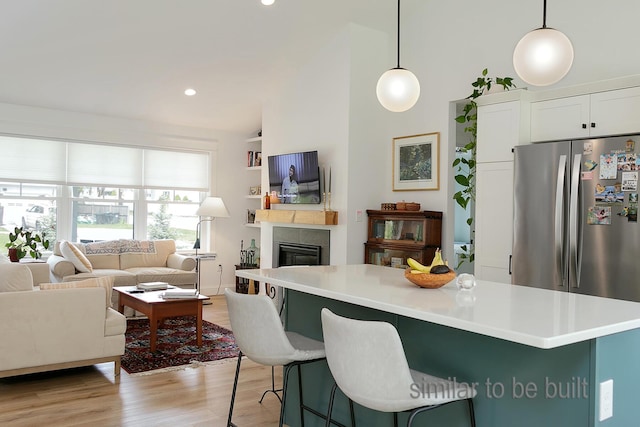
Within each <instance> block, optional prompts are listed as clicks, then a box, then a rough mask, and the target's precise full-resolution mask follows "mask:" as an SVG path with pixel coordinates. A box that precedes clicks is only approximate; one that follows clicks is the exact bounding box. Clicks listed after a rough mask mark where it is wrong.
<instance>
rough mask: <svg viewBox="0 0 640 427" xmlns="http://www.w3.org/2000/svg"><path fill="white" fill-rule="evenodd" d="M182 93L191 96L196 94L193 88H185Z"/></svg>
mask: <svg viewBox="0 0 640 427" xmlns="http://www.w3.org/2000/svg"><path fill="white" fill-rule="evenodd" d="M184 94H185V95H187V96H193V95H195V94H196V90H195V89H187V90H185V91H184Z"/></svg>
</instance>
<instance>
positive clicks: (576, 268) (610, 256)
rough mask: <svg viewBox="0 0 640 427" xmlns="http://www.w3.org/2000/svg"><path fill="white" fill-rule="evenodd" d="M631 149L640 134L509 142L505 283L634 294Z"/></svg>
mask: <svg viewBox="0 0 640 427" xmlns="http://www.w3.org/2000/svg"><path fill="white" fill-rule="evenodd" d="M637 151H640V135H631V136H620V137H611V138H599V139H589V140H575V141H565V142H550V143H538V144H532V145H524V146H517V147H515V150H514V152H515V165H514V241H513V254H512V260H511V262H512V263H511V269H512V276H511V277H512V283H513V284H516V285H526V286H534V287H539V288H546V289H554V290H565V291H569V292H577V293H581V294H588V295H597V296H603V297H609V298H618V299H624V300H631V301H640V224H639V223H638V222H637V206H638V188H637V185H638V175H639V174H640V163H636V157H640V156H636V152H637ZM639 162H640V161H639Z"/></svg>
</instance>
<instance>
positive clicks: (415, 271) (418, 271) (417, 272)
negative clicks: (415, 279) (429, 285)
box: [411, 270, 424, 274]
mask: <svg viewBox="0 0 640 427" xmlns="http://www.w3.org/2000/svg"><path fill="white" fill-rule="evenodd" d="M411 274H424V271H422V270H411Z"/></svg>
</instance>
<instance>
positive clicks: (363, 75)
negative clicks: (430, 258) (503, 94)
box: [262, 0, 640, 262]
mask: <svg viewBox="0 0 640 427" xmlns="http://www.w3.org/2000/svg"><path fill="white" fill-rule="evenodd" d="M402 12H403V15H402V29H401V30H402V38H401V41H402V45H401V64H400V65H401V66H403V67H405V68H408V69H410V70H411V71H413V72H414V73H415V74H416V76H417V77H418V79H419V80H420V83H421V97H420V99H419V100H418V102H417V104H416V105H415V106H414V107H413V108H412V109H411V110H409V111H407V112H405V113H391V112H387V111H385V110H380V109H381V108H382V107H379V105H378V104H377V101H376V99H375V81H376V80H377V77H378V76H380V75H381V74H382V73H383V72H384V71H385V70H386V69H388V68H392V67H393V66H395V58H396V44H395V40H396V38H395V31H396V28H395V17H391V16H390V17H389V19H390V27H389V28H390V29H389V31H390V35H389V37H388V40H387V41H385V40H384V38H381V37H379V36H377V35H376V34H378V33H376V32H374V31H371V32H370V33H369V34H368V35H366V36H367V37H370V39H369V44H368V45H367V44H365V46H364V47H363V46H362V43H357V42H353V46H355V48H354V49H353V50H352V51H351V52H348V53H349V57H345V54H346V53H347V52H346V51H345V47H344V45H342V44H340V43H337V44H336V43H335V42H334V43H333V44H332V45H330V46H328V47H327V48H325V49H323V50H322V51H321V52H319V53H318V54H317V55H316V56H315V58H314V59H313V60H312V61H311V63H310V64H308V65H306V66H304V67H302V68H301V70H300V72H299V74H298V76H297V77H296V78H295V82H294V83H293V84H292V85H291V86H290V87H289V88H287V89H285V90H283V92H282V93H280V94H277V95H276V96H275V97H274V99H273V100H272V102H270V103H268V104H267V105H266V107H265V110H264V116H263V126H264V128H265V129H271V130H272V132H273V133H274V134H277V138H276V139H270V140H269V147H270V150H274V149H275V148H274V147H278V150H279V151H282V152H284V151H290V149H292V148H294V147H296V148H297V147H299V146H304V147H305V148H309V147H310V146H311V147H312V148H314V149H318V150H319V151H320V153H323V154H322V155H323V156H325V159H324V160H325V161H331V162H332V164H333V173H334V176H335V177H336V180H337V181H336V182H338V183H339V184H340V185H339V187H343V186H345V185H346V186H347V188H348V190H347V191H348V192H347V194H336V195H335V200H336V201H335V202H334V203H333V207H334V208H336V209H338V210H339V211H340V215H341V218H340V222H341V225H340V226H339V227H337V228H336V231H337V232H336V233H335V234H337V235H339V236H340V239H341V240H342V243H343V244H344V247H345V248H346V251H347V252H348V254H347V253H340V254H339V257H338V258H336V259H334V258H333V257H332V262H333V261H334V260H335V261H336V262H338V261H339V262H347V261H348V262H361V261H359V260H360V259H362V250H363V249H362V243H363V242H364V240H365V239H364V238H363V237H362V236H363V234H362V232H361V230H360V229H359V228H358V227H357V226H356V227H354V230H355V229H357V230H360V231H358V232H354V233H353V234H352V233H351V232H350V231H349V230H347V231H346V232H345V231H344V230H343V229H342V228H341V227H342V225H343V224H345V221H347V224H351V223H350V221H352V219H353V217H354V215H355V213H354V210H355V209H359V208H360V207H361V206H362V207H364V208H373V209H375V208H378V207H379V206H380V203H382V202H392V201H399V200H403V199H404V200H406V201H415V202H419V203H421V205H422V209H428V210H437V211H443V212H444V224H443V226H444V232H443V239H444V244H443V246H444V250H445V253H446V257H447V258H451V259H452V258H453V244H452V243H453V235H454V234H453V229H454V223H453V221H452V218H451V216H452V214H451V213H452V212H453V210H454V203H453V200H452V199H451V195H452V194H453V189H452V186H453V179H452V173H451V172H452V168H451V166H450V165H451V163H452V161H453V159H454V155H455V154H454V153H455V147H454V141H453V139H454V136H453V134H452V135H451V138H450V133H453V130H454V129H455V126H452V122H451V121H452V120H453V117H454V113H453V112H452V111H451V107H450V103H451V101H454V100H460V99H462V98H464V97H466V96H467V95H469V94H470V93H471V89H472V88H471V82H473V81H474V80H475V79H476V78H477V76H479V75H480V73H481V71H482V70H483V69H484V68H488V69H489V74H490V75H491V76H494V77H495V76H500V77H503V76H511V77H514V78H516V79H515V82H516V84H517V86H518V87H525V86H526V84H524V83H523V82H522V81H520V80H519V79H518V78H517V76H516V74H515V71H514V69H513V65H512V54H513V49H514V47H515V45H516V43H517V42H518V40H519V39H520V38H521V37H522V36H523V35H524V34H525V33H527V32H528V31H530V30H532V29H534V28H538V27H540V26H541V24H542V2H540V1H529V2H518V3H517V5H515V4H514V3H513V2H512V1H508V0H494V1H492V2H490V4H488V2H459V1H453V2H442V1H436V0H406V1H404V2H403V3H402ZM637 16H640V2H636V1H635V0H624V1H619V2H616V3H615V5H612V4H606V3H602V2H599V1H596V0H565V1H563V2H552V3H551V4H549V7H548V10H547V24H548V25H549V26H551V27H554V28H557V29H559V30H562V31H563V32H564V33H565V34H567V36H568V37H569V38H570V39H571V40H572V42H573V45H574V49H575V60H574V65H573V68H572V69H571V71H570V72H569V74H568V75H567V76H566V77H565V78H564V80H562V81H560V82H559V83H557V84H555V85H554V86H552V87H550V88H557V87H563V86H570V85H576V84H582V83H588V82H591V81H597V80H605V79H611V78H616V77H621V76H626V75H632V74H638V73H640V58H639V57H638V56H637V55H635V52H637V39H638V37H637V35H636V32H637V31H636V25H637V23H636V21H637ZM358 31H360V30H358ZM365 33H366V31H365V30H364V29H362V30H361V31H360V35H358V32H356V31H354V32H353V33H352V40H356V39H358V37H360V36H362V37H365V35H364V34H365ZM340 34H341V35H339V36H337V38H338V39H339V38H340V37H345V36H344V34H345V33H344V32H341V33H340ZM343 40H344V39H343ZM344 43H346V40H345V41H344ZM358 47H359V48H360V49H358ZM327 49H333V53H330V52H328V50H327ZM362 49H370V50H376V49H377V50H378V51H379V52H380V53H379V54H378V55H377V56H375V57H372V56H367V55H365V54H362V55H361V53H362ZM385 50H386V58H384V55H383V54H384V53H385ZM381 56H382V58H381ZM345 67H350V68H351V77H350V82H344V80H343V77H344V76H343V75H342V74H341V75H340V79H339V81H336V76H335V72H336V70H342V69H344V68H345ZM310 68H311V69H310ZM312 69H313V70H315V72H313V71H312ZM373 75H375V78H373V77H372V76H373ZM338 84H339V85H340V86H339V87H340V88H343V90H344V93H343V94H336V91H335V88H336V87H337V85H338ZM345 86H348V87H345ZM367 88H368V89H367ZM319 89H322V90H325V91H327V92H326V93H319ZM543 89H546V88H529V90H543ZM346 93H349V95H350V99H349V100H346V99H344V98H343V97H342V96H341V95H344V94H346ZM330 94H331V95H332V96H329V95H330ZM310 99H312V100H313V103H314V108H313V109H308V108H304V106H305V105H307V103H308V102H309V100H310ZM343 102H344V103H348V104H349V106H350V108H349V111H348V114H349V116H348V118H347V117H344V116H342V114H344V113H345V112H344V110H343V109H342V108H343V104H342V103H343ZM317 103H320V104H321V105H315V104H317ZM301 107H302V108H301ZM376 108H378V109H379V110H378V111H375V109H376ZM360 112H363V113H362V114H359V113H360ZM345 122H346V123H347V124H345ZM345 126H349V131H348V132H349V133H348V136H346V134H345ZM367 126H369V129H368V131H367V129H366V127H367ZM429 132H440V190H439V191H415V192H393V191H392V186H391V156H390V153H391V140H392V138H393V137H396V136H404V135H413V134H419V133H429ZM274 136H275V135H274ZM365 140H371V142H369V143H368V144H367V145H365V142H364V141H365ZM345 142H348V144H349V148H348V152H347V153H346V154H347V156H348V163H347V165H345V163H344V161H343V159H338V158H337V156H339V155H341V154H342V153H343V150H344V145H343V144H345ZM279 144H284V145H279ZM310 144H311V145H310ZM365 147H366V149H365ZM363 153H364V154H365V155H363ZM364 159H366V163H365V162H363V161H364ZM363 163H364V164H363ZM337 165H340V166H342V167H344V168H345V169H344V170H339V169H338V168H337ZM345 174H346V175H347V176H348V178H347V180H348V182H347V183H345V182H344V175H345ZM263 180H264V178H263ZM263 182H264V181H263ZM335 191H339V192H341V191H342V190H335ZM345 233H346V234H345ZM262 237H263V239H264V237H265V232H263V233H262ZM334 249H339V248H335V247H332V251H333V250H334ZM357 252H359V253H357ZM355 254H357V255H355Z"/></svg>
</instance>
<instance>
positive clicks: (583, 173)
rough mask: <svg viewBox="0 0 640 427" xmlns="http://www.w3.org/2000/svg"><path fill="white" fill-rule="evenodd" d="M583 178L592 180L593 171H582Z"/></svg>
mask: <svg viewBox="0 0 640 427" xmlns="http://www.w3.org/2000/svg"><path fill="white" fill-rule="evenodd" d="M581 179H582V180H583V181H591V180H592V179H593V171H589V172H582V173H581Z"/></svg>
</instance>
